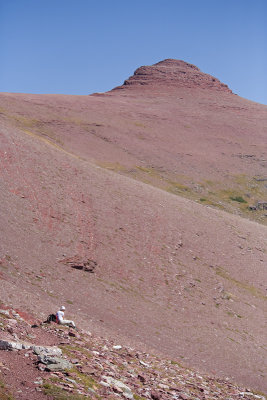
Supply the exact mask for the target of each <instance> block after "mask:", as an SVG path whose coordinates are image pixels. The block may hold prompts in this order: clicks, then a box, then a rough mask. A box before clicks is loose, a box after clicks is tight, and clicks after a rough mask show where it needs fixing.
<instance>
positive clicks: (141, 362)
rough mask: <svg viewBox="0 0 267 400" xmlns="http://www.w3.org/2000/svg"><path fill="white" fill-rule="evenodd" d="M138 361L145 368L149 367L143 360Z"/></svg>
mask: <svg viewBox="0 0 267 400" xmlns="http://www.w3.org/2000/svg"><path fill="white" fill-rule="evenodd" d="M139 362H140V364H141V365H143V367H146V368H149V367H150V365H149V364H147V363H145V362H144V361H142V360H140V361H139Z"/></svg>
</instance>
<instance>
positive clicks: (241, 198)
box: [230, 196, 247, 203]
mask: <svg viewBox="0 0 267 400" xmlns="http://www.w3.org/2000/svg"><path fill="white" fill-rule="evenodd" d="M230 199H231V200H233V201H237V202H238V203H247V201H246V200H245V199H243V197H242V196H230Z"/></svg>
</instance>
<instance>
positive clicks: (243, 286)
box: [216, 267, 267, 300]
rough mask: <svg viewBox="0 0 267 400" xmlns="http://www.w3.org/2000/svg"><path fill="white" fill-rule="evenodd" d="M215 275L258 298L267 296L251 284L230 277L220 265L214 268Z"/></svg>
mask: <svg viewBox="0 0 267 400" xmlns="http://www.w3.org/2000/svg"><path fill="white" fill-rule="evenodd" d="M216 275H219V276H221V277H222V278H224V279H227V280H228V281H229V282H231V283H233V284H234V285H235V286H237V287H239V288H241V289H244V290H246V291H247V292H248V293H250V294H252V295H253V296H255V297H257V298H259V299H264V300H267V296H265V295H264V294H263V293H262V292H261V291H260V290H259V289H257V288H255V287H254V286H252V285H249V284H248V283H245V282H240V281H238V280H237V279H235V278H232V277H231V276H230V275H229V272H227V271H225V270H224V269H223V268H222V267H217V268H216Z"/></svg>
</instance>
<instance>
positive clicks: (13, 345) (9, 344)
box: [0, 340, 31, 350]
mask: <svg viewBox="0 0 267 400" xmlns="http://www.w3.org/2000/svg"><path fill="white" fill-rule="evenodd" d="M30 348H31V344H29V343H27V342H13V341H10V340H0V350H24V349H26V350H28V349H30Z"/></svg>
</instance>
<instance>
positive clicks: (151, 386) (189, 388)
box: [0, 308, 266, 400]
mask: <svg viewBox="0 0 267 400" xmlns="http://www.w3.org/2000/svg"><path fill="white" fill-rule="evenodd" d="M33 326H35V328H34V327H33ZM0 329H1V331H0V339H1V340H0V350H1V353H0V356H1V363H0V375H1V382H2V383H1V391H2V392H1V391H0V398H1V399H2V398H3V399H8V398H9V399H12V398H14V399H27V400H31V399H45V398H48V399H58V400H59V399H69V400H75V399H76V400H79V399H85V398H88V399H135V400H142V399H154V400H159V399H160V400H167V399H173V400H176V399H177V400H178V399H181V400H189V399H194V400H204V399H205V400H211V399H228V400H237V399H247V400H248V399H261V400H264V399H266V398H265V397H264V396H263V395H262V394H256V393H254V392H252V391H251V390H250V389H245V388H241V387H239V386H237V385H235V384H233V383H231V382H230V381H227V380H223V379H218V378H214V377H209V376H203V375H201V374H199V373H197V372H196V371H193V370H191V369H187V368H185V367H183V366H182V365H180V364H178V363H177V362H175V361H174V360H172V361H171V360H166V359H161V358H159V357H157V356H153V355H151V354H148V353H144V352H141V351H138V350H136V349H133V348H131V347H128V346H121V345H120V344H118V343H114V342H113V341H112V340H108V339H105V338H100V337H95V336H93V335H92V334H91V333H90V332H86V331H81V332H80V331H78V332H77V331H72V330H70V329H68V328H66V327H61V326H59V325H56V324H54V323H51V324H41V325H38V326H37V325H31V324H29V323H28V322H27V320H26V319H25V318H22V317H21V316H20V314H19V313H16V312H14V310H11V309H7V308H6V309H4V310H0ZM40 341H43V343H42V344H41V343H40ZM25 360H26V364H25ZM25 365H26V366H27V367H26V369H25ZM23 368H24V371H21V369H23ZM22 372H23V374H24V375H23V376H24V378H23V380H22V381H21V378H20V376H21V375H20V374H21V373H22ZM4 391H5V392H4ZM7 393H9V395H10V397H8V394H7ZM1 396H2V397H1ZM4 396H6V397H4ZM12 396H13V397H12Z"/></svg>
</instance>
